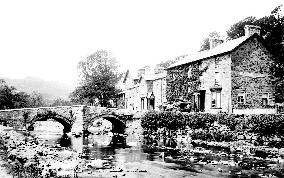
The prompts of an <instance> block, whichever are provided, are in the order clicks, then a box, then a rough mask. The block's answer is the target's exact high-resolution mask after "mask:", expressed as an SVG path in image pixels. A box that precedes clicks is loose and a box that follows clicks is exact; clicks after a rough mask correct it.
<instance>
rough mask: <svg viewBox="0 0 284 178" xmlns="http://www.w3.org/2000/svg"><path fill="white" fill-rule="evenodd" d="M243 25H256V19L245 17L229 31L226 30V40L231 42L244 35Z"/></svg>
mask: <svg viewBox="0 0 284 178" xmlns="http://www.w3.org/2000/svg"><path fill="white" fill-rule="evenodd" d="M245 25H258V23H257V19H256V18H255V17H252V16H250V17H247V18H245V19H243V20H241V21H239V22H237V23H235V24H233V25H232V26H231V28H230V29H229V30H227V39H228V40H233V39H236V38H240V37H242V36H244V35H245V32H244V27H245Z"/></svg>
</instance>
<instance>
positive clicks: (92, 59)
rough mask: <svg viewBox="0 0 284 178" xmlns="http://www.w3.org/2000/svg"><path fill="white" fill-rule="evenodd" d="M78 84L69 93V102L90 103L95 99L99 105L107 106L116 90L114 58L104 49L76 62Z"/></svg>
mask: <svg viewBox="0 0 284 178" xmlns="http://www.w3.org/2000/svg"><path fill="white" fill-rule="evenodd" d="M78 69H79V72H80V79H81V82H80V86H78V87H77V88H76V89H75V91H73V92H72V93H71V95H70V99H71V102H74V103H81V104H82V103H85V104H92V103H95V101H96V100H98V101H99V103H100V105H101V106H109V101H110V100H111V99H115V97H116V95H117V93H118V90H117V89H116V88H115V86H116V84H117V82H118V80H119V77H120V74H119V72H118V70H117V69H118V65H117V62H116V59H115V58H113V57H112V56H111V54H110V53H109V52H107V51H105V50H99V51H96V52H95V53H94V54H92V55H90V56H88V57H87V58H85V59H83V60H82V61H80V62H79V64H78Z"/></svg>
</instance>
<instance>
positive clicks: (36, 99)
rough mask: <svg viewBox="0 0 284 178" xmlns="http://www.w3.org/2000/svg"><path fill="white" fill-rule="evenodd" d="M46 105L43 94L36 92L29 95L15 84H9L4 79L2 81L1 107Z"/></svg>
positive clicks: (0, 86)
mask: <svg viewBox="0 0 284 178" xmlns="http://www.w3.org/2000/svg"><path fill="white" fill-rule="evenodd" d="M44 105H45V103H44V102H43V96H42V95H41V94H39V93H36V92H34V93H32V94H31V95H29V94H27V93H25V92H20V91H18V90H17V89H16V88H15V87H13V86H8V84H7V83H6V82H5V81H4V80H1V81H0V109H14V108H25V107H40V106H44Z"/></svg>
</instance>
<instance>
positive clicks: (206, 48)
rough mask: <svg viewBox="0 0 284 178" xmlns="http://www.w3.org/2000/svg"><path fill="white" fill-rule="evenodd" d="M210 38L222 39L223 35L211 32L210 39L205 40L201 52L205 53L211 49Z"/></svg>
mask: <svg viewBox="0 0 284 178" xmlns="http://www.w3.org/2000/svg"><path fill="white" fill-rule="evenodd" d="M210 38H216V39H220V38H221V35H220V33H219V32H216V31H213V32H211V33H210V34H209V36H208V37H206V38H204V39H203V42H202V44H201V47H200V50H199V51H204V50H209V49H210Z"/></svg>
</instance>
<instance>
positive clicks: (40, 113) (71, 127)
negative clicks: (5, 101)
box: [0, 105, 133, 133]
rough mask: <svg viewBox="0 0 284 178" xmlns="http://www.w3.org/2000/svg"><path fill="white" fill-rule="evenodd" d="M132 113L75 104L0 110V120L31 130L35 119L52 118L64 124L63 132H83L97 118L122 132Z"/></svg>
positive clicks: (114, 129) (114, 130) (20, 128)
mask: <svg viewBox="0 0 284 178" xmlns="http://www.w3.org/2000/svg"><path fill="white" fill-rule="evenodd" d="M132 116H133V115H132V114H129V113H126V112H122V111H121V110H118V109H116V108H100V107H94V106H85V105H75V106H58V107H40V108H22V109H9V110H0V122H2V124H7V125H8V126H11V127H13V128H14V129H16V130H22V129H28V130H33V129H34V124H35V122H36V121H46V120H48V119H53V120H55V121H57V122H59V123H61V124H62V125H63V126H64V130H63V132H64V133H67V132H72V133H83V132H84V133H85V132H88V129H89V128H90V127H91V126H92V125H93V122H94V121H95V120H96V119H98V118H104V119H106V120H108V121H110V122H111V123H112V132H114V133H123V132H124V130H125V127H126V126H125V124H126V120H128V119H129V118H131V117H132Z"/></svg>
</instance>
